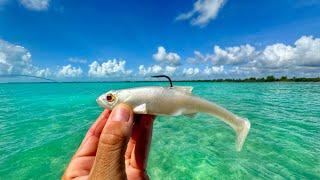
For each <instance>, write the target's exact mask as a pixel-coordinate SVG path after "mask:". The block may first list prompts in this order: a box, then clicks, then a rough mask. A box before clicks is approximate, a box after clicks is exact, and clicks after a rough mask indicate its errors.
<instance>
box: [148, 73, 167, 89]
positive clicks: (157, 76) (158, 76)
mask: <svg viewBox="0 0 320 180" xmlns="http://www.w3.org/2000/svg"><path fill="white" fill-rule="evenodd" d="M151 77H153V78H160V77H164V78H167V79H168V80H169V82H170V87H172V80H171V78H170V77H169V76H166V75H156V76H151Z"/></svg>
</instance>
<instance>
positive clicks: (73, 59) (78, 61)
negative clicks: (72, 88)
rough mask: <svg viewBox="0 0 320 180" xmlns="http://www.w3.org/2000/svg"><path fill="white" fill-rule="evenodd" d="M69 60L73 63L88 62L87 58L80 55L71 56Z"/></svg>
mask: <svg viewBox="0 0 320 180" xmlns="http://www.w3.org/2000/svg"><path fill="white" fill-rule="evenodd" d="M68 61H69V62H71V63H79V64H86V63H87V60H86V59H84V58H78V57H70V58H69V59H68Z"/></svg>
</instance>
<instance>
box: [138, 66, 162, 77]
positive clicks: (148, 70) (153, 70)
mask: <svg viewBox="0 0 320 180" xmlns="http://www.w3.org/2000/svg"><path fill="white" fill-rule="evenodd" d="M161 71H162V67H161V66H159V65H153V66H150V67H147V68H146V67H144V65H140V66H139V74H140V75H142V76H146V75H149V74H158V73H160V72H161Z"/></svg>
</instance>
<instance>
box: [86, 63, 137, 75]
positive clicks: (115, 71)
mask: <svg viewBox="0 0 320 180" xmlns="http://www.w3.org/2000/svg"><path fill="white" fill-rule="evenodd" d="M125 65H126V61H124V60H119V61H118V60H116V59H113V60H108V61H106V62H103V63H102V64H101V65H100V64H99V63H98V62H97V61H94V62H92V63H91V64H90V65H89V71H88V75H89V76H90V77H109V76H120V75H129V74H131V73H132V71H131V70H126V68H125Z"/></svg>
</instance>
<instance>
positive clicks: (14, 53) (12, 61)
mask: <svg viewBox="0 0 320 180" xmlns="http://www.w3.org/2000/svg"><path fill="white" fill-rule="evenodd" d="M30 68H31V54H30V52H29V51H28V50H27V49H26V48H24V47H22V46H19V45H14V44H11V43H9V42H7V41H4V40H1V39H0V74H21V73H23V74H26V73H27V72H28V69H30Z"/></svg>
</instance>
